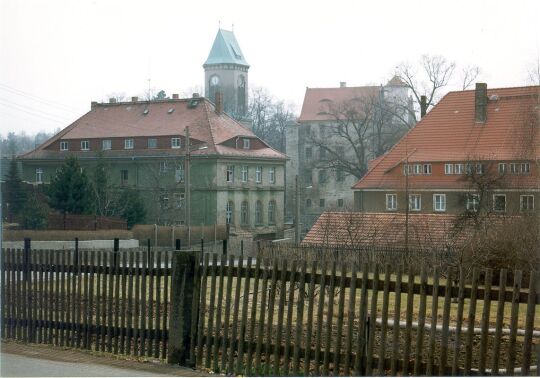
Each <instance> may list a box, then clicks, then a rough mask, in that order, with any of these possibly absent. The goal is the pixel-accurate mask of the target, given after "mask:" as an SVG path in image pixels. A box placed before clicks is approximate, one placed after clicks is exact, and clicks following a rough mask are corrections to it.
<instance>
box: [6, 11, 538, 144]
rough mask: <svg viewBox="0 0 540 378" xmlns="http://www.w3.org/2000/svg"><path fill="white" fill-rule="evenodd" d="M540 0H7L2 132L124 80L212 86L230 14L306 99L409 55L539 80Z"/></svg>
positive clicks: (48, 125) (70, 114)
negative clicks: (207, 78) (207, 74)
mask: <svg viewBox="0 0 540 378" xmlns="http://www.w3.org/2000/svg"><path fill="white" fill-rule="evenodd" d="M539 15H540V2H539V1H471V0H468V1H433V0H431V1H380V0H377V1H341V0H333V1H327V0H326V1H313V0H312V1H290V0H289V1H277V0H272V1H202V0H193V1H160V0H152V1H135V0H129V1H123V0H108V1H106V0H77V1H73V0H65V1H60V0H59V1H54V0H47V1H27V0H0V134H2V135H4V136H5V135H6V134H7V132H8V131H17V132H18V131H22V130H24V131H25V132H27V133H29V134H32V133H35V132H38V131H42V130H43V131H53V130H55V129H56V128H63V127H66V126H67V125H69V124H70V122H72V121H73V120H75V119H76V118H78V117H79V116H81V115H82V114H84V113H86V112H87V111H88V110H89V109H90V102H91V101H106V100H107V97H108V95H109V94H111V93H113V92H117V93H124V94H125V95H126V96H132V95H140V94H142V93H143V92H144V91H145V89H147V88H148V86H149V83H148V80H149V79H150V86H151V87H153V88H156V89H163V90H165V91H166V92H167V94H169V95H170V94H172V93H189V91H190V89H191V88H193V87H196V86H199V87H202V86H203V80H204V73H203V68H202V64H203V63H204V61H205V60H206V58H207V56H208V53H209V51H210V47H211V45H212V42H213V40H214V37H215V35H216V32H217V29H218V25H219V23H220V22H221V27H222V28H224V29H228V30H230V29H231V28H232V24H234V32H235V35H236V37H237V40H238V42H239V44H240V46H241V48H242V50H243V53H244V56H245V57H246V59H247V61H248V63H249V64H250V65H251V68H250V71H249V80H250V85H251V86H263V87H266V88H267V89H268V90H269V91H270V92H271V93H272V94H273V95H275V96H276V97H277V98H280V99H283V100H285V101H287V102H291V103H294V104H295V105H296V109H297V112H299V111H300V108H301V105H302V100H303V95H304V92H305V88H306V86H308V87H332V86H338V85H339V82H340V81H346V82H347V84H348V85H350V86H353V85H366V84H380V83H384V82H386V81H387V80H388V79H389V78H390V77H391V75H392V73H393V71H394V68H395V66H396V65H397V64H399V63H400V62H402V61H412V62H414V61H417V60H418V59H419V58H420V56H421V55H422V54H431V55H436V54H438V55H443V56H445V57H447V58H448V59H450V60H454V61H456V63H457V64H458V65H478V66H480V68H481V69H482V76H481V78H480V79H481V80H483V81H486V82H487V83H488V87H502V86H520V85H524V84H526V83H527V70H528V69H530V68H531V67H532V66H533V65H534V64H535V62H537V61H538V57H539V56H540V22H539V21H538V19H539Z"/></svg>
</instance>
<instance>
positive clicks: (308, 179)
mask: <svg viewBox="0 0 540 378" xmlns="http://www.w3.org/2000/svg"><path fill="white" fill-rule="evenodd" d="M304 182H305V183H306V185H312V184H313V171H312V170H311V169H306V170H305V171H304Z"/></svg>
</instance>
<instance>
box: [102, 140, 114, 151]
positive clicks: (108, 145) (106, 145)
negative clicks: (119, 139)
mask: <svg viewBox="0 0 540 378" xmlns="http://www.w3.org/2000/svg"><path fill="white" fill-rule="evenodd" d="M111 147H112V142H111V140H110V139H104V140H103V141H102V142H101V149H102V150H110V149H111Z"/></svg>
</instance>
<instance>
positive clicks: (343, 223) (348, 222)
mask: <svg viewBox="0 0 540 378" xmlns="http://www.w3.org/2000/svg"><path fill="white" fill-rule="evenodd" d="M456 219H457V217H456V216H454V215H448V214H409V245H410V246H411V247H416V248H434V247H440V248H442V247H450V246H454V245H456V243H460V242H462V241H463V237H464V235H463V234H462V233H460V234H459V235H460V236H459V237H458V236H455V233H454V222H455V221H456ZM405 220H406V217H405V214H403V213H358V212H325V213H323V214H322V215H321V216H320V217H319V219H318V220H317V222H315V224H314V225H313V227H312V228H311V230H309V232H308V234H307V235H306V237H305V238H304V240H303V241H302V243H305V244H316V245H326V246H343V247H355V246H358V247H359V246H381V247H385V246H403V245H405Z"/></svg>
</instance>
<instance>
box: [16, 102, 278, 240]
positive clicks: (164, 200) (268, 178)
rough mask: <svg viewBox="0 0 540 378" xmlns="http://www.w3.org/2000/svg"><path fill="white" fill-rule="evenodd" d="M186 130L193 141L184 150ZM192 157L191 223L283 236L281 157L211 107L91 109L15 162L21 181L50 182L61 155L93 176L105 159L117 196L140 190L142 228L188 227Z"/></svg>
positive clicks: (124, 105)
mask: <svg viewBox="0 0 540 378" xmlns="http://www.w3.org/2000/svg"><path fill="white" fill-rule="evenodd" d="M188 128H189V133H190V143H189V146H187V145H186V144H187V143H186V132H187V129H188ZM188 148H189V150H190V151H191V162H190V169H191V217H190V218H191V225H214V224H218V225H221V224H226V223H228V224H230V225H231V229H232V230H233V231H234V230H243V231H245V232H248V233H250V234H252V235H253V236H254V237H255V238H273V237H276V236H277V237H280V235H281V234H282V230H283V209H284V205H283V197H284V179H285V177H284V173H285V159H286V157H285V155H283V154H282V153H280V152H277V151H275V150H274V149H272V148H271V147H269V146H268V145H267V144H266V143H265V142H264V141H262V140H261V139H259V138H258V137H257V136H255V134H253V132H251V130H249V129H248V128H246V127H245V126H243V125H242V124H240V123H239V122H237V121H236V120H234V119H233V118H231V117H230V116H228V115H227V114H226V113H225V112H224V111H223V107H222V102H221V101H220V96H218V97H217V101H216V104H215V105H214V104H212V103H211V102H210V101H209V100H207V99H205V98H202V97H198V96H197V95H195V96H194V97H193V98H189V99H178V96H177V95H173V98H172V99H167V100H156V101H139V100H138V99H137V98H136V97H134V98H132V100H131V101H129V102H116V101H114V99H112V100H111V101H110V102H109V103H101V104H99V103H95V102H93V103H92V106H91V110H90V111H89V112H88V113H86V114H85V115H83V116H82V117H81V118H79V119H78V120H76V121H75V122H74V123H73V124H71V125H69V126H68V127H66V128H65V129H63V130H62V131H60V132H59V133H58V134H56V135H55V136H54V137H52V138H51V139H49V140H48V141H46V142H45V143H43V144H42V145H40V146H39V147H38V148H36V149H35V150H33V151H31V152H29V153H26V154H24V155H22V156H20V157H19V158H18V159H19V160H20V161H21V162H22V166H23V180H25V181H27V182H31V183H34V184H47V183H48V182H49V181H50V180H51V178H52V177H53V176H54V175H55V172H56V170H57V169H58V168H59V166H60V165H61V164H63V162H64V160H65V158H66V157H68V156H71V155H74V156H76V157H77V158H78V159H79V161H80V163H81V166H82V167H83V169H86V170H88V173H89V174H92V170H93V169H94V167H95V166H96V163H97V160H98V159H99V158H100V157H102V158H103V160H104V162H105V163H106V166H107V172H108V174H109V179H110V181H111V184H112V186H113V188H114V189H115V190H122V189H123V188H134V189H137V190H139V191H140V193H141V195H142V197H143V199H144V202H145V208H146V210H147V222H149V223H157V224H168V225H178V224H185V221H186V219H185V206H186V203H185V200H186V195H185V189H186V182H185V171H186V164H188V163H186V153H187V149H188Z"/></svg>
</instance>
